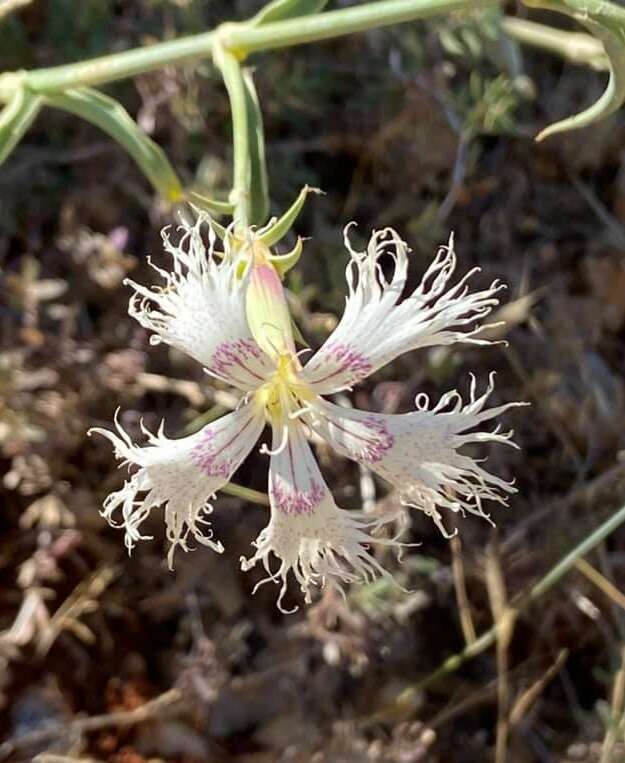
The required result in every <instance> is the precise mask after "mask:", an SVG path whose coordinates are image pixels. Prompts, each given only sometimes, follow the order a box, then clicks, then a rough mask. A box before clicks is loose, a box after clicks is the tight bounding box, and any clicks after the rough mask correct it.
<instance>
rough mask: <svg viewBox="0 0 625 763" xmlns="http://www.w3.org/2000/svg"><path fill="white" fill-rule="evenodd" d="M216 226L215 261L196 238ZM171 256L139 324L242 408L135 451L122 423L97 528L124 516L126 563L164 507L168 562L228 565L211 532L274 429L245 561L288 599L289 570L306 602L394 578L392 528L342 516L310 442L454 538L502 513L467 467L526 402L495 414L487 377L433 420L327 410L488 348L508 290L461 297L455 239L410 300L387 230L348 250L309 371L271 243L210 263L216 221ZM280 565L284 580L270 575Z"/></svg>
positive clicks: (254, 242) (496, 482)
mask: <svg viewBox="0 0 625 763" xmlns="http://www.w3.org/2000/svg"><path fill="white" fill-rule="evenodd" d="M204 223H206V228H207V233H208V247H206V246H205V244H204V243H203V239H202V229H203V227H204ZM182 231H183V233H182V237H181V239H180V241H179V242H178V244H177V245H174V244H172V242H171V241H170V238H169V235H168V233H167V232H166V231H165V232H164V233H163V240H164V244H165V249H166V251H167V252H168V253H169V254H170V255H171V257H172V259H173V270H172V272H167V271H164V270H161V269H159V268H156V269H157V270H158V272H159V274H160V275H161V276H162V277H163V278H164V280H165V286H164V287H158V288H156V287H155V288H152V289H147V288H145V287H142V286H139V285H137V284H134V283H131V285H132V286H133V287H134V289H135V294H134V296H133V298H132V299H131V301H130V308H129V311H130V314H131V315H132V316H133V317H135V318H136V319H137V320H138V321H139V323H140V324H141V325H142V326H144V327H146V328H148V329H150V330H151V331H152V332H154V333H153V336H152V342H153V343H156V342H160V341H164V342H167V343H168V344H170V345H172V346H173V347H176V348H178V349H179V350H182V351H183V352H186V353H187V354H189V355H191V356H192V357H193V358H195V359H196V360H198V361H199V362H200V363H201V364H202V365H203V366H204V368H205V369H206V371H207V372H208V373H209V374H211V375H213V376H215V377H217V378H219V379H221V380H223V381H225V382H227V383H229V384H231V385H232V386H234V387H237V388H239V389H240V390H241V391H242V392H243V393H244V394H243V396H242V399H241V402H240V405H239V407H238V408H237V410H236V411H235V412H234V413H231V414H228V415H227V416H224V417H223V418H221V419H219V420H218V421H216V422H214V423H212V424H209V425H208V426H206V427H204V428H203V429H202V430H201V431H199V432H198V433H196V434H194V435H192V436H191V437H185V438H182V439H178V440H169V439H167V438H166V437H165V436H164V435H163V432H162V426H161V431H159V433H158V435H157V436H154V435H151V434H149V433H147V434H148V438H149V444H148V445H146V446H145V447H137V446H135V445H133V444H132V443H131V441H130V440H129V438H128V436H127V435H126V433H125V432H124V431H123V430H122V429H121V427H120V425H119V423H117V422H116V426H117V433H114V432H110V431H107V430H103V429H96V430H93V431H96V432H99V433H100V434H103V435H104V436H106V437H107V438H108V439H109V440H111V442H112V443H113V445H114V446H115V450H116V454H117V456H118V457H119V458H123V459H124V460H125V461H126V462H127V463H128V464H129V465H132V466H134V471H133V473H132V476H131V477H130V479H129V480H128V481H127V482H126V483H125V484H124V486H123V488H122V489H121V490H119V491H118V492H116V493H113V494H112V495H110V496H109V497H108V498H107V500H106V501H105V504H104V511H103V514H104V516H105V517H107V518H108V519H109V521H111V523H114V522H116V521H117V519H116V517H117V514H118V512H117V510H118V509H119V510H120V511H121V524H122V526H123V527H124V529H125V533H126V545H127V547H128V549H129V550H131V549H132V548H133V546H134V545H135V543H136V542H137V540H140V539H142V538H143V537H144V536H142V535H141V531H140V528H141V525H142V523H143V521H144V520H145V519H146V517H147V516H148V514H149V513H150V511H151V510H152V509H153V508H155V507H157V506H160V505H162V506H164V510H165V523H166V527H167V537H168V540H169V542H170V551H169V557H168V558H169V563H170V566H171V564H172V559H173V553H174V550H175V548H176V547H177V546H180V547H181V548H183V549H184V550H185V551H186V550H188V546H187V542H188V539H189V537H191V538H193V539H194V540H196V541H197V542H199V543H201V544H204V545H207V546H210V547H211V548H212V549H214V550H215V551H218V552H221V551H222V550H223V547H222V546H221V544H220V543H219V542H217V541H215V540H213V538H212V532H211V530H210V528H206V524H207V523H206V515H207V514H208V513H210V512H211V511H212V506H211V504H210V501H211V500H212V498H213V497H214V494H215V492H216V491H217V490H218V489H219V488H221V487H223V486H224V485H225V484H226V483H227V482H228V480H229V479H230V478H231V476H232V474H233V473H234V471H235V470H236V469H237V468H238V466H239V465H240V464H241V462H242V461H243V460H244V459H245V457H246V456H247V454H248V453H249V452H250V450H251V449H252V448H253V446H254V444H255V443H256V442H257V440H258V438H259V437H260V435H261V432H262V430H263V428H264V425H265V423H266V422H269V424H270V425H271V428H272V431H273V438H272V446H271V449H269V448H267V446H262V447H261V452H264V453H267V454H269V455H270V464H269V489H268V492H269V498H270V502H271V519H270V522H269V524H268V526H267V527H266V528H265V529H264V530H263V531H262V532H261V534H260V535H259V537H258V538H257V540H256V541H255V542H254V546H255V548H256V552H255V553H254V555H253V556H252V557H251V558H250V559H249V560H246V559H242V560H241V564H242V568H243V569H249V568H250V567H252V566H254V565H255V564H256V562H258V561H260V562H262V564H263V565H264V567H265V569H266V570H267V573H268V577H267V578H265V579H264V580H263V581H261V583H262V582H267V581H274V582H279V583H281V593H280V599H279V604H280V601H281V599H282V595H283V594H284V591H285V590H286V585H287V577H288V573H289V572H292V573H293V575H294V577H295V578H296V580H297V582H298V583H299V586H300V588H301V590H302V592H303V594H304V596H305V600H306V601H307V602H309V601H310V600H311V589H312V587H313V586H315V585H323V584H324V583H325V582H326V581H330V582H332V583H333V584H336V585H338V586H339V587H340V586H341V584H342V583H351V582H353V581H362V580H370V579H372V578H374V577H375V576H377V575H388V573H387V572H386V571H385V570H384V569H383V568H382V567H381V566H380V564H379V563H378V562H377V560H376V559H375V558H374V556H373V555H372V554H371V552H370V550H369V544H370V543H371V542H377V543H386V544H387V545H400V544H399V543H398V542H397V541H396V539H388V540H384V539H380V538H377V537H375V536H374V533H375V530H376V529H377V528H378V527H379V526H380V524H382V522H384V521H388V519H387V520H381V519H379V518H378V519H375V518H373V517H370V516H369V515H367V514H364V513H362V512H359V511H346V510H343V509H340V508H338V507H337V506H336V504H335V502H334V499H333V497H332V494H331V493H330V491H329V489H328V486H327V485H326V483H325V481H324V479H323V476H322V475H321V472H320V470H319V467H318V465H317V462H316V459H315V456H314V454H313V452H312V450H311V447H310V445H309V443H308V437H309V435H310V434H311V430H312V431H314V432H315V433H316V434H317V435H319V436H321V437H322V438H323V439H324V440H325V441H326V442H327V443H329V444H330V445H331V446H332V447H333V448H334V449H335V450H336V451H337V452H338V453H340V454H341V455H344V456H347V457H348V458H351V459H353V460H354V461H357V462H358V463H360V464H363V465H365V466H367V467H368V468H370V469H372V470H373V471H375V472H376V473H378V474H379V475H380V476H382V477H383V478H385V479H386V480H388V481H389V482H390V483H391V484H393V485H394V486H395V487H396V488H397V490H398V493H399V496H400V498H401V500H402V502H403V503H404V504H405V505H407V506H412V507H415V508H418V509H420V510H421V511H423V512H424V513H425V514H427V515H428V516H430V517H431V518H432V520H433V521H434V522H435V523H436V524H437V525H438V527H439V528H440V529H441V530H442V531H443V532H444V533H446V534H447V531H446V530H445V527H444V524H443V516H442V514H441V512H444V511H445V510H449V511H451V512H460V513H463V514H464V513H465V512H466V511H468V512H471V513H473V514H478V515H480V516H482V517H486V518H488V515H487V514H486V513H485V512H484V510H483V507H482V502H483V501H484V500H486V499H488V500H493V501H497V502H499V503H504V504H505V503H506V499H507V496H508V495H509V494H511V493H513V492H515V489H514V487H513V486H512V484H511V483H509V482H506V481H504V480H502V479H500V478H499V477H496V476H495V475H493V474H491V473H489V472H488V471H487V470H486V469H485V468H484V467H483V466H481V465H480V462H478V461H476V460H475V459H474V458H471V457H470V456H468V455H466V454H464V453H462V446H463V445H465V444H467V443H475V442H487V441H493V442H503V443H506V444H509V445H510V444H512V443H511V440H510V438H511V434H512V433H511V432H507V433H500V432H499V428H496V429H495V430H494V431H493V432H488V431H483V430H482V429H480V427H481V426H482V425H483V424H484V423H485V422H487V421H488V420H490V419H492V418H494V417H496V416H498V415H499V414H500V413H502V412H503V411H505V410H506V409H507V408H510V407H511V406H514V405H519V403H507V404H505V405H500V406H497V407H494V408H487V407H486V405H487V400H488V397H489V396H490V394H491V393H492V391H493V378H492V376H491V379H490V381H489V384H488V386H487V387H486V389H485V391H483V392H482V393H481V394H478V392H477V389H476V382H475V379H472V381H471V389H470V400H469V401H468V402H467V403H463V401H462V399H461V397H460V395H459V393H458V392H457V391H455V390H454V391H452V392H448V393H447V394H445V395H443V397H442V398H441V399H440V401H439V402H438V403H437V404H436V405H435V406H434V407H430V406H429V402H428V400H427V397H426V396H424V395H419V396H418V397H417V400H416V407H417V410H415V411H414V412H412V413H407V414H398V415H383V414H379V413H368V412H361V411H356V410H353V409H345V408H342V407H338V406H336V405H334V404H333V403H331V402H329V401H327V400H325V399H323V398H322V397H321V395H327V394H331V393H334V392H337V391H339V390H343V389H346V388H350V387H351V386H352V385H354V384H356V383H358V382H360V381H361V380H362V379H364V378H365V377H366V376H368V375H369V374H371V373H373V372H374V371H375V370H376V369H378V368H380V367H381V366H383V365H385V364H386V363H389V362H390V361H392V360H393V359H394V358H396V357H397V356H399V355H400V354H401V353H403V352H407V351H409V350H413V349H416V348H419V347H427V346H431V345H435V344H451V343H454V342H468V343H472V344H488V343H489V342H488V340H486V339H483V338H481V335H480V332H481V331H483V329H484V328H485V326H483V325H480V321H481V319H483V318H484V317H485V316H486V315H488V313H490V311H491V310H492V309H493V307H494V306H495V305H497V304H498V296H497V295H498V292H499V291H500V289H501V288H502V287H501V286H500V285H499V284H498V283H497V282H494V283H493V284H492V285H491V286H490V287H489V288H487V289H485V290H483V291H476V292H471V291H470V288H469V285H468V283H467V281H468V279H469V278H470V276H471V275H472V273H473V271H471V273H468V274H467V275H466V276H465V277H464V278H462V279H461V280H460V281H458V282H456V283H455V284H451V279H452V276H453V274H454V271H455V267H456V255H455V253H454V249H453V240H450V242H449V245H448V246H446V247H441V249H440V250H439V252H438V254H437V256H436V257H435V259H434V261H433V262H432V264H431V265H430V267H429V268H428V270H427V272H426V273H425V275H424V276H423V279H422V281H421V283H420V284H419V286H418V287H417V288H416V289H415V290H414V291H413V292H412V293H410V294H408V295H407V296H406V297H405V298H404V299H403V300H402V301H400V298H401V296H402V292H403V291H404V288H405V284H406V274H407V268H408V251H409V250H408V247H407V246H406V244H405V243H404V242H403V241H402V240H401V239H400V238H399V237H398V235H397V234H396V233H395V232H394V231H393V230H391V229H385V230H382V231H378V232H376V233H374V234H373V236H372V238H371V240H370V242H369V245H368V247H367V250H366V251H365V252H356V251H354V250H353V249H352V248H351V246H350V244H349V241H348V240H347V229H346V237H345V240H346V244H347V248H348V250H349V253H350V262H349V265H348V266H347V283H348V288H349V294H348V297H347V304H346V307H345V312H344V314H343V317H342V318H341V321H340V322H339V324H338V326H337V328H336V330H335V331H334V332H333V333H332V335H331V336H330V337H329V338H328V340H327V341H326V342H325V344H324V345H323V346H322V347H321V348H320V349H319V350H318V351H317V352H316V353H315V354H314V355H313V356H312V358H311V359H310V360H309V361H308V362H307V363H305V364H304V365H303V366H302V363H301V362H300V355H299V354H298V353H297V352H296V349H295V342H294V340H293V333H292V326H291V319H290V316H289V312H288V308H287V303H286V299H285V296H284V291H283V288H282V284H281V281H280V278H279V276H278V274H277V272H276V269H275V268H274V266H273V265H272V264H271V260H272V255H271V253H270V252H269V249H268V248H267V246H266V245H265V244H264V243H263V240H262V236H261V233H262V232H261V231H258V232H252V231H248V232H247V238H246V239H245V240H243V239H242V238H240V237H238V238H235V237H233V236H232V235H227V236H226V237H225V241H224V249H225V251H224V252H217V251H216V249H215V245H216V236H215V234H214V232H213V228H212V227H211V224H210V222H209V221H208V220H207V219H206V217H204V216H202V215H200V217H199V218H198V220H197V222H196V223H195V225H193V226H188V225H183V226H182ZM384 255H390V257H391V258H392V260H393V262H394V269H393V274H392V277H391V278H390V280H386V279H385V277H384V275H383V270H382V267H381V264H380V260H381V258H382V257H383V256H384ZM272 555H274V556H275V557H277V559H278V561H279V567H278V569H277V570H276V571H275V572H271V565H270V559H271V557H272Z"/></svg>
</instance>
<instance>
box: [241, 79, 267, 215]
mask: <svg viewBox="0 0 625 763" xmlns="http://www.w3.org/2000/svg"><path fill="white" fill-rule="evenodd" d="M243 83H244V85H245V105H246V109H247V130H248V145H249V152H250V157H249V158H250V173H251V177H250V223H252V225H262V224H263V223H264V222H265V220H266V219H267V215H268V214H269V184H268V181H267V164H266V160H265V137H264V132H263V115H262V113H261V110H260V103H259V101H258V96H257V94H256V88H255V86H254V80H253V79H252V72H251V70H250V69H245V70H244V71H243Z"/></svg>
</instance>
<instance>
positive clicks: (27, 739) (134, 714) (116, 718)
mask: <svg viewBox="0 0 625 763" xmlns="http://www.w3.org/2000/svg"><path fill="white" fill-rule="evenodd" d="M181 700H182V692H181V691H180V690H179V689H170V690H169V691H166V692H164V693H163V694H161V695H159V696H158V697H155V698H154V699H151V700H150V701H149V702H146V703H145V704H144V705H141V706H140V707H136V708H134V709H133V710H121V711H119V712H115V713H105V714H103V715H94V716H92V717H91V718H77V719H76V720H73V721H70V722H69V723H62V724H61V723H55V724H54V725H50V726H47V727H46V728H45V729H39V730H37V731H32V732H31V733H30V734H24V736H21V737H18V738H16V739H13V740H9V741H7V742H4V743H3V744H0V760H6V758H8V757H9V756H10V755H13V754H14V753H16V752H18V751H20V750H28V749H30V748H32V747H34V746H36V745H40V744H45V743H46V742H50V741H52V740H54V739H56V738H57V737H59V736H65V735H67V734H76V735H80V734H86V733H89V732H92V731H100V730H101V729H106V728H111V727H117V728H127V727H129V726H136V725H137V724H138V723H142V722H143V721H146V720H149V719H151V718H155V717H157V716H160V715H161V713H163V711H165V710H167V709H171V708H172V707H173V706H175V705H177V704H179V703H180V702H181Z"/></svg>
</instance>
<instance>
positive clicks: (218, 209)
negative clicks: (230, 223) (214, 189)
mask: <svg viewBox="0 0 625 763" xmlns="http://www.w3.org/2000/svg"><path fill="white" fill-rule="evenodd" d="M186 198H187V201H190V202H191V203H192V204H195V205H196V206H197V207H200V209H206V210H207V211H208V212H211V213H212V214H215V215H232V214H233V213H234V204H231V203H230V202H229V201H218V200H217V199H211V198H210V197H209V196H204V195H203V194H201V193H198V192H197V191H187V193H186Z"/></svg>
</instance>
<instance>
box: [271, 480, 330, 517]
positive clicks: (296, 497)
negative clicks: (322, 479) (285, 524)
mask: <svg viewBox="0 0 625 763" xmlns="http://www.w3.org/2000/svg"><path fill="white" fill-rule="evenodd" d="M324 494H325V490H324V488H323V486H322V485H320V484H319V483H318V482H317V481H316V480H311V482H310V490H297V489H295V488H294V487H292V486H291V485H287V484H286V483H284V481H283V480H281V479H280V478H279V477H278V478H276V479H274V480H273V484H272V486H271V498H272V499H273V501H274V502H275V504H276V506H277V507H278V508H279V509H280V511H281V512H282V513H283V514H286V515H287V516H293V515H301V514H308V515H310V514H312V513H313V512H314V510H315V509H316V508H317V506H318V505H319V504H320V503H321V499H322V498H323V496H324Z"/></svg>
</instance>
